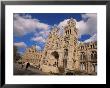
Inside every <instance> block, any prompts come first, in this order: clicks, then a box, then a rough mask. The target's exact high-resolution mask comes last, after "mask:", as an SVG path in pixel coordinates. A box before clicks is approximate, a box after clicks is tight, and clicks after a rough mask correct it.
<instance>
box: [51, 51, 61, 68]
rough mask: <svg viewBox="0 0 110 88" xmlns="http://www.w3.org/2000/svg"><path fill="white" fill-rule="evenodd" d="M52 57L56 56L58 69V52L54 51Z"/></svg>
mask: <svg viewBox="0 0 110 88" xmlns="http://www.w3.org/2000/svg"><path fill="white" fill-rule="evenodd" d="M51 55H52V56H54V58H55V59H57V62H55V63H56V64H57V67H58V59H59V54H58V52H57V51H54V52H52V53H51Z"/></svg>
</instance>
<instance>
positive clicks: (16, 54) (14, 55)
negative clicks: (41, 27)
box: [13, 46, 21, 62]
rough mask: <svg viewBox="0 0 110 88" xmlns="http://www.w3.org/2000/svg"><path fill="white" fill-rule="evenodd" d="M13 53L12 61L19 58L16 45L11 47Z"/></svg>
mask: <svg viewBox="0 0 110 88" xmlns="http://www.w3.org/2000/svg"><path fill="white" fill-rule="evenodd" d="M13 53H14V54H13V60H14V62H17V61H18V60H19V59H20V58H21V56H20V54H19V53H18V48H17V47H16V46H14V47H13Z"/></svg>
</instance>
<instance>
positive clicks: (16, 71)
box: [14, 63, 48, 75]
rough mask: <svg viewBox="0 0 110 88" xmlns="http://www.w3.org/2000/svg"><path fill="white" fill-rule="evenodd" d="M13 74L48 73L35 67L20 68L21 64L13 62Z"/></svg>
mask: <svg viewBox="0 0 110 88" xmlns="http://www.w3.org/2000/svg"><path fill="white" fill-rule="evenodd" d="M14 75H48V73H45V72H42V71H40V70H38V69H37V68H33V67H29V68H28V69H27V70H26V69H25V67H23V68H22V65H21V64H18V63H14Z"/></svg>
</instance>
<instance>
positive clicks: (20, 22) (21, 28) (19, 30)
mask: <svg viewBox="0 0 110 88" xmlns="http://www.w3.org/2000/svg"><path fill="white" fill-rule="evenodd" d="M37 29H38V30H48V29H49V25H48V24H45V23H42V22H40V21H39V20H38V19H32V17H31V15H23V16H20V15H19V14H14V35H16V36H22V35H25V34H27V33H30V32H35V31H36V30H37Z"/></svg>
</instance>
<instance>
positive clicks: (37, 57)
mask: <svg viewBox="0 0 110 88" xmlns="http://www.w3.org/2000/svg"><path fill="white" fill-rule="evenodd" d="M41 57H42V53H41V52H39V51H37V50H36V47H35V46H32V47H29V48H27V49H26V51H25V53H24V54H23V55H22V62H29V63H30V64H31V65H33V66H36V67H40V61H41Z"/></svg>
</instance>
